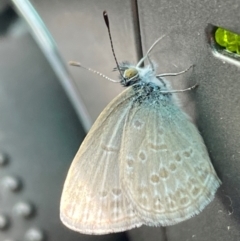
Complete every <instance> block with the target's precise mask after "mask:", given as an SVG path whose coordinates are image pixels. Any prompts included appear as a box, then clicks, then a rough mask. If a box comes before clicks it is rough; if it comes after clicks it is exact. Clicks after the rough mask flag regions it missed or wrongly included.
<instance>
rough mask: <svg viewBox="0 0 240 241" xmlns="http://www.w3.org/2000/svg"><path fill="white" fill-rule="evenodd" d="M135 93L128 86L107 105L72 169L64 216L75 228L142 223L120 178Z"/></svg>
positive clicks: (90, 230) (111, 228)
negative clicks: (125, 133)
mask: <svg viewBox="0 0 240 241" xmlns="http://www.w3.org/2000/svg"><path fill="white" fill-rule="evenodd" d="M133 94H134V93H133V92H132V91H130V89H127V90H125V91H124V92H123V93H122V94H120V95H119V96H117V97H116V98H115V99H114V100H113V101H112V102H111V103H110V104H109V105H108V106H107V107H106V108H105V110H104V111H103V112H102V113H101V115H100V116H99V117H98V119H97V120H96V122H95V124H94V125H93V127H92V128H91V130H90V132H89V133H88V135H87V137H86V138H85V140H84V142H83V143H82V145H81V147H80V149H79V151H78V153H77V154H76V156H75V158H74V160H73V163H72V165H71V167H70V169H69V172H68V175H67V178H66V181H65V184H64V189H63V194H62V198H61V205H60V216H61V220H62V221H63V223H64V224H65V225H66V226H68V227H69V228H71V229H73V230H76V231H79V232H81V233H86V234H105V233H111V232H120V231H124V230H127V229H131V228H133V227H138V226H140V225H141V224H142V221H141V220H140V219H139V218H138V217H137V215H136V214H135V212H134V211H133V206H132V205H131V202H129V201H128V200H127V198H126V196H125V195H124V193H123V190H122V188H121V186H120V179H119V153H120V149H121V145H122V135H123V128H124V125H125V122H126V118H127V115H128V112H129V109H130V108H131V104H132V101H131V98H132V95H133Z"/></svg>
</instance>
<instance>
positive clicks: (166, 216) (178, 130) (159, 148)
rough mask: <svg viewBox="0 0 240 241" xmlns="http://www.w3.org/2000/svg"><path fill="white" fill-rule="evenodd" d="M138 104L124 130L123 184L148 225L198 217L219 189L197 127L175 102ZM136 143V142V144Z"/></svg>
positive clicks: (149, 100) (166, 223)
mask: <svg viewBox="0 0 240 241" xmlns="http://www.w3.org/2000/svg"><path fill="white" fill-rule="evenodd" d="M154 98H155V97H154V96H153V98H151V97H150V98H149V97H148V99H147V100H146V101H145V102H144V101H143V102H141V103H140V102H138V101H135V104H134V106H133V107H132V109H131V110H130V113H129V115H128V118H127V122H126V125H125V128H124V130H123V137H122V140H123V141H122V143H123V144H122V148H121V154H120V159H121V161H120V163H121V164H120V181H121V182H122V186H123V188H124V189H125V192H126V195H127V196H128V198H129V200H130V201H131V202H132V205H133V206H134V208H135V209H136V211H137V212H138V214H139V215H140V216H141V218H142V219H143V220H144V221H145V223H146V224H148V225H153V226H156V225H162V226H167V225H171V224H175V223H178V222H181V221H183V220H186V219H188V218H190V217H192V216H194V215H196V214H198V213H199V212H200V211H201V210H202V209H203V208H204V207H205V206H206V205H207V204H208V203H209V202H210V201H211V200H212V199H213V197H214V194H215V192H216V189H217V187H218V186H219V185H220V180H219V179H218V177H217V175H216V173H215V171H214V169H213V166H212V164H211V162H210V159H209V156H208V153H207V150H206V147H205V145H204V144H203V140H202V138H201V136H200V134H199V133H198V130H197V129H196V127H195V126H194V125H193V124H192V122H191V121H190V120H189V118H188V117H187V116H186V114H184V113H183V112H182V111H181V110H180V109H179V107H178V106H176V105H175V104H174V103H173V102H172V100H171V98H163V100H162V101H156V100H155V99H154ZM132 137H134V140H133V138H132Z"/></svg>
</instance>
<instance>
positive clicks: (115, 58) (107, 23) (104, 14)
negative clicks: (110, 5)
mask: <svg viewBox="0 0 240 241" xmlns="http://www.w3.org/2000/svg"><path fill="white" fill-rule="evenodd" d="M103 18H104V21H105V24H106V26H107V29H108V35H109V39H110V44H111V49H112V53H113V57H114V60H115V62H116V64H117V69H118V71H119V73H120V75H121V77H122V78H123V80H124V81H125V82H126V79H125V78H124V76H123V74H122V72H121V70H120V67H119V64H118V61H117V57H116V54H115V51H114V48H113V41H112V35H111V31H110V25H109V19H108V14H107V11H103Z"/></svg>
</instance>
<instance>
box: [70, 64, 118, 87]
mask: <svg viewBox="0 0 240 241" xmlns="http://www.w3.org/2000/svg"><path fill="white" fill-rule="evenodd" d="M69 64H70V65H72V66H75V67H81V68H83V69H86V70H88V71H90V72H92V73H94V74H97V75H100V76H101V77H103V78H104V79H107V80H109V81H112V82H114V83H119V82H120V81H119V80H114V79H111V78H109V77H107V76H106V75H105V74H103V73H101V72H99V71H97V70H94V69H91V68H87V67H85V66H83V65H82V64H81V63H79V62H75V61H70V62H69Z"/></svg>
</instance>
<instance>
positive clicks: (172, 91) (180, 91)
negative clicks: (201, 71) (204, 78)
mask: <svg viewBox="0 0 240 241" xmlns="http://www.w3.org/2000/svg"><path fill="white" fill-rule="evenodd" d="M197 87H198V84H195V85H193V86H191V87H189V88H186V89H183V90H166V91H160V93H163V94H165V93H166V94H168V93H182V92H186V91H189V90H193V89H195V88H197Z"/></svg>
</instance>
